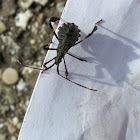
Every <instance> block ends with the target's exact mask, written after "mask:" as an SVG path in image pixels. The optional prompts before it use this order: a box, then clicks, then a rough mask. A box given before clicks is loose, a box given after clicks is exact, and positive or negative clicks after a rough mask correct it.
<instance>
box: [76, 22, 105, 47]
mask: <svg viewBox="0 0 140 140" xmlns="http://www.w3.org/2000/svg"><path fill="white" fill-rule="evenodd" d="M101 21H103V20H102V19H101V20H99V21H98V22H96V23H95V26H94V28H93V30H92V31H91V33H89V34H88V35H87V36H86V37H85V38H83V39H81V40H80V41H78V42H77V43H75V45H77V44H79V43H81V42H82V41H84V40H85V39H87V38H88V37H90V36H91V35H92V34H93V33H94V32H95V31H96V30H97V26H96V25H97V24H99V23H100V22H101ZM75 45H74V46H75Z"/></svg>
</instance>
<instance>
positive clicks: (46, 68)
mask: <svg viewBox="0 0 140 140" xmlns="http://www.w3.org/2000/svg"><path fill="white" fill-rule="evenodd" d="M54 65H55V63H53V64H52V65H51V66H49V67H46V66H45V69H43V70H42V73H43V72H44V71H46V70H48V69H50V68H51V67H53V66H54Z"/></svg>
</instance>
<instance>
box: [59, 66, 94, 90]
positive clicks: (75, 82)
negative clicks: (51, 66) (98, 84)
mask: <svg viewBox="0 0 140 140" xmlns="http://www.w3.org/2000/svg"><path fill="white" fill-rule="evenodd" d="M57 74H58V75H59V76H61V77H62V78H64V79H66V80H68V81H69V82H72V83H74V84H76V85H78V86H80V87H83V88H85V89H88V90H92V91H97V90H96V89H92V88H88V87H86V86H83V85H81V84H78V83H76V82H74V81H72V80H70V79H68V78H66V77H64V76H63V75H61V74H60V73H59V65H57Z"/></svg>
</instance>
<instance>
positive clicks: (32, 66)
mask: <svg viewBox="0 0 140 140" xmlns="http://www.w3.org/2000/svg"><path fill="white" fill-rule="evenodd" d="M15 58H16V57H15ZM16 61H17V62H18V63H19V64H20V65H21V66H23V67H28V68H32V69H37V70H44V69H42V68H37V67H33V66H28V65H24V64H22V63H21V62H20V61H19V60H18V59H17V58H16Z"/></svg>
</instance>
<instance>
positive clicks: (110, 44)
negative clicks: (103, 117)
mask: <svg viewBox="0 0 140 140" xmlns="http://www.w3.org/2000/svg"><path fill="white" fill-rule="evenodd" d="M104 29H105V28H104ZM108 31H109V30H108ZM110 32H111V31H110ZM112 33H113V32H112ZM114 35H116V38H118V39H119V38H121V39H124V40H125V41H127V42H128V43H129V44H130V45H126V44H124V43H123V42H121V41H120V40H118V39H114V38H111V37H110V36H107V35H101V34H99V33H95V34H94V35H93V36H91V38H90V41H89V40H88V39H87V40H85V41H84V42H82V43H81V47H82V48H83V50H84V51H86V52H88V54H90V56H91V57H86V58H85V59H86V60H87V62H90V63H96V64H97V65H96V66H95V67H94V69H93V71H96V74H95V75H94V76H90V77H89V76H86V75H85V76H84V75H80V74H78V75H77V74H76V75H75V74H72V75H73V77H76V78H82V80H84V79H88V80H90V81H96V82H98V83H103V84H107V85H112V86H115V85H116V84H117V83H123V81H127V80H128V78H127V76H128V74H133V73H132V72H131V70H130V69H129V67H128V63H130V62H132V61H134V60H136V59H139V58H140V55H138V54H136V53H135V51H134V49H133V47H132V46H135V47H137V48H140V44H138V43H137V42H134V41H133V40H130V39H128V38H125V37H123V36H120V35H118V34H116V33H114ZM128 43H127V44H128ZM91 68H92V67H91ZM104 69H106V71H107V72H108V73H109V74H110V76H111V78H112V79H113V80H114V81H115V82H114V84H113V83H112V82H111V83H108V82H102V81H101V80H102V79H104V78H105V77H106V75H105V74H104V72H103V70H104Z"/></svg>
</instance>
